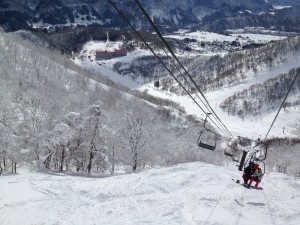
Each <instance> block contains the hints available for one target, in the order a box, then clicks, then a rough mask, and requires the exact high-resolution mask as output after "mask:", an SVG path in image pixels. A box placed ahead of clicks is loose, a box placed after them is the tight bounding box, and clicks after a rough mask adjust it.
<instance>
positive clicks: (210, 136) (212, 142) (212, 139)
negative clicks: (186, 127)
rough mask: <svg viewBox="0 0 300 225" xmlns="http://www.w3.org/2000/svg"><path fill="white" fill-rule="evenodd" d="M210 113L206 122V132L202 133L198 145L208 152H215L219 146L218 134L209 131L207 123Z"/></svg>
mask: <svg viewBox="0 0 300 225" xmlns="http://www.w3.org/2000/svg"><path fill="white" fill-rule="evenodd" d="M209 114H210V113H208V114H206V117H205V120H204V125H203V126H204V130H202V131H201V132H200V135H199V137H198V140H197V144H198V146H199V147H202V148H206V149H208V150H211V151H214V150H215V149H216V145H217V137H218V135H217V133H216V132H214V131H212V130H210V129H208V128H207V127H206V126H205V125H206V122H207V117H208V116H209Z"/></svg>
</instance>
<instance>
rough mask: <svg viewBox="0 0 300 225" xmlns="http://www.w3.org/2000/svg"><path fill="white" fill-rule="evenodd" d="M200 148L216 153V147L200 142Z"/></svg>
mask: <svg viewBox="0 0 300 225" xmlns="http://www.w3.org/2000/svg"><path fill="white" fill-rule="evenodd" d="M198 146H199V147H202V148H206V149H209V150H211V151H214V150H215V149H216V146H213V145H208V144H205V143H202V142H199V143H198Z"/></svg>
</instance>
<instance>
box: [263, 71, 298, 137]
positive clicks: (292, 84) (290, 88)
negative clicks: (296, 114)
mask: <svg viewBox="0 0 300 225" xmlns="http://www.w3.org/2000/svg"><path fill="white" fill-rule="evenodd" d="M299 74H300V69H298V71H297V74H296V75H295V77H294V80H293V81H292V83H291V86H290V87H289V90H288V92H287V93H286V95H285V97H284V99H283V101H282V103H281V105H280V107H279V109H278V111H277V114H276V116H275V118H274V120H273V122H272V124H271V126H270V128H269V130H268V132H267V134H266V137H265V139H264V141H266V139H267V137H268V135H269V133H270V130H271V129H272V127H273V125H274V123H275V120H276V119H277V117H278V114H279V112H280V110H281V108H282V107H283V104H284V103H285V101H286V99H287V97H288V95H289V93H290V91H291V90H292V87H293V86H294V83H295V81H296V79H297V77H298V76H299Z"/></svg>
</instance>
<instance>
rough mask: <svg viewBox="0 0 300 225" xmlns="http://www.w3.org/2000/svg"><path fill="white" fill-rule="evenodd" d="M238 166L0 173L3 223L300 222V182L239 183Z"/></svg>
mask: <svg viewBox="0 0 300 225" xmlns="http://www.w3.org/2000/svg"><path fill="white" fill-rule="evenodd" d="M236 179H241V172H239V171H238V170H237V168H236V167H235V165H231V166H230V165H229V167H226V168H225V167H218V166H213V165H208V164H204V163H199V162H197V163H189V164H181V165H177V166H174V167H170V168H156V169H150V170H147V171H144V172H141V173H133V174H127V175H119V176H113V177H95V176H94V177H93V176H92V177H80V176H70V175H67V174H54V173H50V174H49V173H36V172H33V173H29V172H27V173H26V172H24V173H21V174H18V175H14V176H1V177H0V225H9V224H10V225H19V224H22V225H41V224H45V225H50V224H51V225H54V224H55V225H82V224H84V225H92V224H99V225H100V224H101V225H113V224H115V225H121V224H122V225H132V224H136V225H141V224H149V225H151V224H153V225H158V224H159V225H163V224H173V225H178V224H184V225H196V224H197V225H201V224H206V225H234V224H235V225H252V224H256V225H299V224H300V181H299V180H298V181H295V180H294V179H292V178H291V177H288V176H286V175H284V174H279V173H271V174H268V175H265V177H264V178H263V182H262V183H261V186H262V187H263V190H262V191H261V190H255V189H246V188H244V187H242V186H241V185H239V184H236V183H235V180H236Z"/></svg>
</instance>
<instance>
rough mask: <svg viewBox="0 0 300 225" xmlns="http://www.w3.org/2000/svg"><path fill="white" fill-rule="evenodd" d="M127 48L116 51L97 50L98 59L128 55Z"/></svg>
mask: <svg viewBox="0 0 300 225" xmlns="http://www.w3.org/2000/svg"><path fill="white" fill-rule="evenodd" d="M126 55H127V50H126V49H120V50H115V51H101V50H97V51H96V60H102V59H111V58H114V57H121V56H126Z"/></svg>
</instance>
